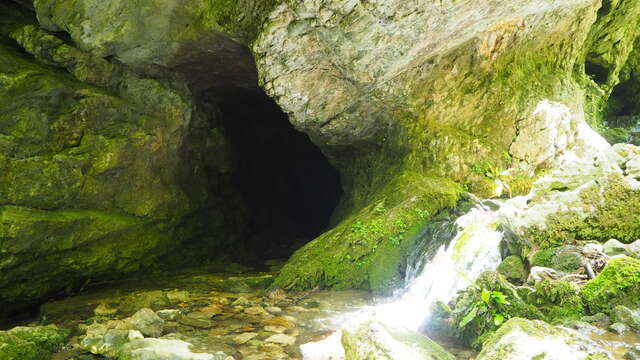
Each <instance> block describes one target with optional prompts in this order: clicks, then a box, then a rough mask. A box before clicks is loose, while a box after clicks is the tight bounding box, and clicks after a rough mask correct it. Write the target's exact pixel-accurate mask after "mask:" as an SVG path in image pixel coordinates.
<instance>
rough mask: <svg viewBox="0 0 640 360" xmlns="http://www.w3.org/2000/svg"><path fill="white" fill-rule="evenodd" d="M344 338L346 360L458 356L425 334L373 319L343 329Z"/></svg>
mask: <svg viewBox="0 0 640 360" xmlns="http://www.w3.org/2000/svg"><path fill="white" fill-rule="evenodd" d="M341 341H342V345H343V347H344V350H345V355H346V356H345V359H346V360H360V359H380V360H394V359H415V360H418V359H424V360H454V359H455V357H454V356H453V355H451V354H450V353H448V352H447V351H446V350H445V349H443V348H442V347H440V345H438V344H437V343H435V342H434V341H432V340H431V339H429V338H428V337H426V336H423V335H421V334H418V333H413V332H411V331H408V330H405V329H398V328H392V327H390V326H387V325H385V324H382V323H378V322H374V321H369V322H363V323H360V324H351V325H349V326H348V327H347V328H344V329H343V330H342V339H341Z"/></svg>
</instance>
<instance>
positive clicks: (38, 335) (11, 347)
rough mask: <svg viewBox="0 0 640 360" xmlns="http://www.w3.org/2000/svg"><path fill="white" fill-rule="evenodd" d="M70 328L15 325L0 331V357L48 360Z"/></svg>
mask: <svg viewBox="0 0 640 360" xmlns="http://www.w3.org/2000/svg"><path fill="white" fill-rule="evenodd" d="M70 334H71V331H70V330H65V329H59V328H57V327H55V326H35V327H16V328H13V329H11V330H9V331H0V358H2V359H3V360H48V359H50V357H51V354H52V353H53V352H54V351H56V350H58V349H59V348H61V347H62V345H64V343H65V341H66V339H67V338H68V337H69V335H70Z"/></svg>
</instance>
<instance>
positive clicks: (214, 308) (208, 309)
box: [198, 304, 222, 315]
mask: <svg viewBox="0 0 640 360" xmlns="http://www.w3.org/2000/svg"><path fill="white" fill-rule="evenodd" d="M198 311H201V312H204V313H209V314H212V315H216V314H221V313H222V307H221V306H220V305H216V304H211V305H209V306H205V307H203V308H200V309H199V310H198Z"/></svg>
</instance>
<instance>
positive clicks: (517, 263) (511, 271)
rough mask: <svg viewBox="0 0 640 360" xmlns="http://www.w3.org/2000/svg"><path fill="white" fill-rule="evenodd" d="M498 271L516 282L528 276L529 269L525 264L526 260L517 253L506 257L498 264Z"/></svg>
mask: <svg viewBox="0 0 640 360" xmlns="http://www.w3.org/2000/svg"><path fill="white" fill-rule="evenodd" d="M498 272H499V273H500V274H502V276H504V277H505V278H507V280H509V281H511V282H514V283H522V282H523V281H524V280H526V278H527V269H526V268H525V266H524V262H523V261H522V258H521V257H520V256H517V255H511V256H508V257H506V258H505V259H504V260H503V261H502V263H500V265H499V266H498Z"/></svg>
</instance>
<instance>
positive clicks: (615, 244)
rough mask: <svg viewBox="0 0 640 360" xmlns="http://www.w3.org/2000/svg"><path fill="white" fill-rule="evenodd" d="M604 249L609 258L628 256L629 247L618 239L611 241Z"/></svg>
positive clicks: (605, 244)
mask: <svg viewBox="0 0 640 360" xmlns="http://www.w3.org/2000/svg"><path fill="white" fill-rule="evenodd" d="M603 248H604V253H605V254H607V255H609V256H616V255H627V246H626V245H625V244H623V243H621V242H620V241H618V240H616V239H609V240H608V241H607V242H606V243H604V245H603Z"/></svg>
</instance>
